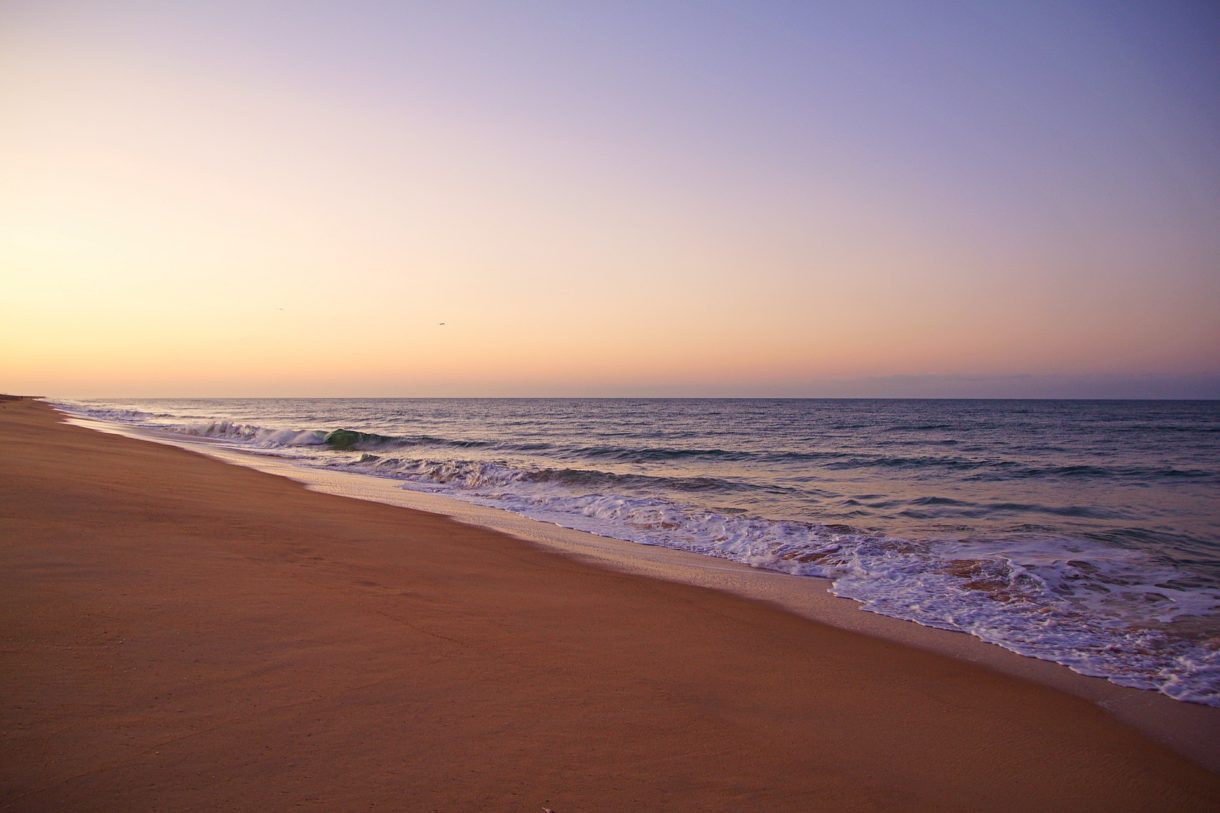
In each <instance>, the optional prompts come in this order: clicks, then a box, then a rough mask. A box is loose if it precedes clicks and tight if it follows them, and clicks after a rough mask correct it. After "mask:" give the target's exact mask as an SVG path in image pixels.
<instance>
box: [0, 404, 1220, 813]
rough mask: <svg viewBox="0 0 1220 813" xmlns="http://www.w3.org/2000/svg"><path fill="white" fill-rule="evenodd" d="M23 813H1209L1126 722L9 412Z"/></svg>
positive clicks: (660, 587) (1209, 777) (1017, 682)
mask: <svg viewBox="0 0 1220 813" xmlns="http://www.w3.org/2000/svg"><path fill="white" fill-rule="evenodd" d="M0 440H2V442H3V445H4V448H5V454H4V455H3V457H0V471H2V472H3V474H2V482H3V489H2V490H0V495H2V496H0V562H2V564H0V579H2V580H3V589H2V590H0V608H2V609H0V620H2V622H3V626H2V628H3V633H2V634H3V636H4V642H3V668H2V669H0V696H3V698H4V700H3V705H2V708H3V712H2V713H3V719H2V722H3V724H2V726H0V729H2V731H3V734H2V736H3V746H2V747H3V751H2V758H0V809H5V810H218V809H224V810H246V809H263V810H283V809H317V810H366V809H377V810H420V811H428V810H444V811H451V810H452V811H457V810H505V811H511V810H521V811H538V810H540V809H541V808H543V807H547V808H551V809H553V810H555V811H556V813H570V811H621V810H734V811H737V810H750V809H766V810H769V811H771V810H815V809H833V810H921V809H922V810H1049V809H1054V810H1098V811H1102V810H1107V811H1109V810H1205V809H1215V807H1216V806H1217V805H1220V777H1217V776H1216V775H1214V774H1211V773H1209V772H1207V771H1206V770H1204V769H1203V768H1201V767H1199V766H1198V765H1196V764H1194V763H1192V762H1190V761H1189V760H1187V759H1185V758H1184V757H1181V756H1179V755H1177V754H1175V753H1173V752H1170V751H1169V750H1167V749H1165V748H1163V747H1162V746H1160V745H1158V744H1156V743H1155V742H1153V741H1151V740H1150V739H1148V738H1147V737H1145V736H1144V735H1142V734H1140V733H1139V732H1137V731H1135V730H1134V729H1132V728H1130V727H1128V726H1125V725H1123V724H1122V723H1120V722H1118V721H1117V720H1115V719H1113V718H1112V717H1110V716H1108V715H1107V714H1106V713H1105V712H1104V711H1103V710H1102V709H1101V708H1099V707H1098V706H1096V705H1094V704H1091V703H1089V702H1086V701H1085V700H1083V699H1080V698H1078V697H1074V696H1071V695H1069V694H1067V693H1063V692H1059V691H1055V690H1053V689H1050V688H1047V687H1045V686H1042V685H1038V684H1035V683H1032V682H1028V681H1025V680H1021V679H1018V678H1016V677H1013V676H1010V675H1005V674H1000V673H998V672H995V671H992V670H989V669H986V668H983V667H980V666H978V665H974V664H970V663H966V662H963V661H961V660H957V659H953V658H949V657H946V656H943V655H939V654H934V653H931V652H927V651H923V650H919V649H915V648H911V647H906V646H902V645H900V644H897V643H894V642H892V641H885V640H880V639H877V638H873V637H868V636H865V635H861V634H858V633H854V632H850V631H846V630H842V629H837V628H834V627H830V626H825V625H822V624H818V623H816V622H813V621H810V620H808V619H806V618H800V617H797V616H795V615H792V614H789V613H786V612H783V611H782V610H780V609H778V608H776V607H773V606H770V605H767V604H764V603H762V602H755V601H749V600H746V599H744V598H740V597H736V596H732V595H727V594H724V593H720V592H716V591H713V590H707V589H702V588H698V587H693V586H687V585H681V584H674V583H669V582H662V581H657V580H652V579H648V578H644V577H641V576H637V575H631V574H626V573H619V572H614V571H611V570H606V569H600V568H597V567H593V566H590V565H589V564H587V563H584V562H580V561H576V560H574V559H572V558H569V557H564V556H561V555H558V554H555V553H553V552H548V551H546V550H543V549H541V548H538V547H536V546H531V545H529V544H527V543H525V542H523V541H520V540H517V539H514V538H511V537H509V536H506V535H503V534H498V533H496V532H494V531H491V530H487V529H484V528H478V527H472V526H469V525H463V524H460V523H457V522H455V521H453V520H451V519H448V518H446V517H441V516H437V515H433V514H428V513H424V512H419V511H412V510H409V509H405V508H400V507H392V506H386V505H381V504H376V503H371V502H364V501H358V500H352V499H347V498H343V497H337V496H331V495H325V494H318V493H313V492H310V491H307V490H306V489H305V488H303V487H302V486H301V485H299V484H297V483H294V482H291V481H288V480H286V479H284V478H281V477H275V476H271V475H268V474H265V473H261V472H257V471H253V470H249V469H244V468H239V467H235V466H230V465H226V464H224V463H221V462H218V461H215V460H211V459H208V458H205V457H202V456H200V455H196V454H192V453H190V452H187V451H183V450H180V449H176V448H171V447H166V446H163V445H157V444H153V443H147V442H141V441H139V440H133V439H130V438H123V437H117V436H113V435H104V434H100V433H96V432H91V431H89V430H87V429H83V428H79V427H74V426H68V425H65V424H63V423H62V422H61V421H60V418H59V416H57V415H56V414H55V413H54V412H53V411H52V410H51V409H50V408H49V407H48V406H46V405H44V404H41V403H38V402H34V401H29V400H7V401H3V402H0Z"/></svg>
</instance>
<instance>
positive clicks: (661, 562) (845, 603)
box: [56, 410, 1220, 774]
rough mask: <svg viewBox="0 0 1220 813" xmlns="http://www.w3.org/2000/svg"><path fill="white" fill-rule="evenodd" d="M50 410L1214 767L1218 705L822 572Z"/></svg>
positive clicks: (1218, 752)
mask: <svg viewBox="0 0 1220 813" xmlns="http://www.w3.org/2000/svg"><path fill="white" fill-rule="evenodd" d="M56 412H57V413H58V414H60V415H61V416H62V417H63V418H64V420H65V421H66V422H67V423H70V424H73V425H77V426H82V427H85V428H89V429H92V430H94V431H100V432H108V433H113V434H116V435H119V436H122V437H128V438H132V439H136V440H144V441H149V442H153V443H160V444H163V445H166V446H171V447H175V448H180V449H185V450H187V451H192V452H195V453H197V454H202V455H205V456H207V457H211V458H214V459H217V460H220V461H223V462H225V463H228V464H230V465H235V466H242V467H245V468H252V469H255V470H256V471H260V472H263V473H266V474H271V475H274V476H278V477H284V478H286V479H289V480H292V481H294V482H297V483H300V484H302V485H303V486H305V487H306V488H308V489H310V490H311V491H316V492H319V493H323V494H331V495H335V496H341V497H351V498H355V499H361V500H367V501H372V502H379V503H383V504H386V505H393V506H397V507H402V508H408V509H412V510H416V511H425V512H428V513H432V514H438V515H441V516H445V517H448V518H450V519H454V520H456V521H458V522H461V523H464V524H467V525H473V526H478V527H482V528H487V529H490V530H493V531H496V532H498V533H503V534H506V535H508V536H511V537H514V538H516V539H519V540H522V541H524V542H527V543H530V544H533V545H538V546H540V547H542V548H544V549H546V550H550V551H554V552H558V553H559V554H561V555H564V556H568V557H572V558H576V559H578V560H580V561H584V562H586V563H588V564H591V565H593V566H595V567H603V568H611V569H614V570H616V571H619V572H622V573H630V574H634V575H638V576H643V577H645V578H652V579H660V580H663V581H669V582H674V583H678V584H685V585H690V586H695V587H702V588H707V589H712V590H719V591H722V592H725V593H730V594H732V595H736V596H740V597H742V598H746V599H750V600H755V601H764V602H768V603H770V604H773V605H776V606H778V607H780V608H782V609H783V610H785V611H787V612H790V613H793V614H795V615H798V616H801V617H802V618H806V619H809V620H812V621H816V622H818V623H823V624H828V625H830V626H833V627H837V628H839V629H844V630H848V631H852V632H857V633H861V634H864V635H868V636H871V637H874V638H880V639H884V640H887V641H892V642H894V643H897V644H900V645H903V646H910V647H915V648H918V649H921V650H924V651H928V652H933V653H936V654H939V655H944V656H947V657H951V658H954V659H957V660H962V661H966V662H969V663H973V664H977V665H981V666H984V667H986V668H988V669H992V670H995V671H997V672H1000V673H1003V674H1006V675H1011V676H1013V677H1017V678H1021V679H1024V680H1030V681H1033V682H1035V683H1038V684H1041V685H1043V686H1047V687H1050V688H1052V689H1056V690H1058V691H1062V692H1066V693H1068V694H1071V695H1073V696H1075V697H1079V698H1081V699H1084V700H1087V701H1089V702H1091V703H1095V704H1097V705H1098V706H1100V707H1101V708H1103V709H1105V710H1106V711H1107V712H1108V713H1110V714H1111V715H1113V716H1114V717H1115V718H1117V719H1119V720H1121V721H1122V722H1124V723H1126V724H1128V725H1131V726H1134V727H1135V728H1136V729H1138V730H1140V731H1141V732H1143V733H1144V734H1146V735H1148V736H1150V737H1152V738H1153V739H1154V740H1156V741H1157V742H1159V743H1162V744H1164V745H1166V746H1168V747H1169V748H1171V749H1173V750H1174V751H1177V752H1178V753H1180V754H1182V755H1183V756H1186V757H1188V758H1190V759H1192V760H1194V761H1195V762H1197V763H1199V764H1200V765H1202V766H1203V767H1205V768H1207V769H1208V770H1209V771H1211V772H1213V773H1217V774H1220V748H1217V747H1216V743H1220V709H1218V708H1213V707H1210V706H1205V705H1202V704H1198V703H1191V702H1188V701H1181V700H1175V699H1173V698H1170V697H1168V696H1166V695H1163V694H1161V693H1159V692H1155V691H1151V690H1146V689H1136V688H1131V687H1127V686H1122V685H1120V684H1116V683H1112V682H1110V681H1109V680H1107V679H1106V678H1104V677H1094V676H1089V675H1083V674H1080V673H1078V672H1075V671H1073V670H1071V669H1069V668H1068V667H1066V666H1063V665H1062V664H1058V663H1055V662H1053V661H1047V660H1041V659H1038V658H1034V657H1031V656H1026V655H1022V654H1019V653H1016V652H1013V651H1011V650H1008V649H1005V648H1003V647H1001V646H999V645H998V644H992V643H989V642H986V641H983V640H981V639H978V638H975V637H974V636H971V635H969V634H968V633H965V632H955V631H950V630H943V629H936V628H934V627H927V626H923V625H921V624H918V623H917V622H914V621H907V620H903V619H897V618H892V617H890V616H885V615H881V614H878V613H872V612H867V611H865V610H862V609H861V608H860V605H859V604H858V603H857V602H856V601H854V600H852V599H848V598H841V597H838V596H835V595H833V594H832V593H831V592H830V589H829V588H830V581H829V580H828V579H822V578H818V577H812V576H793V575H790V574H786V573H781V572H777V571H771V570H764V569H760V568H754V567H750V566H749V565H745V564H742V563H739V562H733V561H730V560H725V559H718V558H715V557H710V556H705V555H701V554H697V553H691V552H687V551H681V550H674V549H671V548H663V547H657V546H649V545H642V544H639V543H635V542H629V541H625V540H621V539H615V538H613V537H606V536H599V535H597V534H592V533H589V532H586V531H580V530H575V529H571V528H565V527H562V526H559V525H553V524H550V523H545V522H542V521H539V520H535V519H531V518H528V517H524V516H521V515H519V514H513V513H511V512H509V511H505V510H502V509H498V508H490V507H484V506H480V505H477V504H475V503H470V502H465V501H462V500H460V499H458V498H456V497H450V496H446V495H440V494H429V493H427V492H421V491H413V490H411V489H405V488H401V487H400V485H399V483H397V482H396V481H393V480H388V479H384V478H377V477H371V476H368V475H363V474H358V473H354V472H345V471H328V470H324V469H315V468H310V467H307V466H301V465H296V464H294V463H291V462H288V461H285V460H283V459H280V458H276V457H274V456H270V455H260V454H257V453H251V452H243V451H241V450H236V449H232V448H229V447H226V446H224V445H222V444H218V443H214V442H209V441H207V440H200V439H199V438H192V437H189V436H175V435H171V434H168V433H165V434H158V433H153V432H147V431H142V430H139V429H136V428H133V427H128V426H124V425H122V424H117V423H108V422H105V421H99V420H95V419H90V418H81V417H77V416H73V415H69V414H67V413H63V412H60V411H59V410H56Z"/></svg>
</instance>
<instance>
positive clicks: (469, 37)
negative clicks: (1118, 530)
mask: <svg viewBox="0 0 1220 813" xmlns="http://www.w3.org/2000/svg"><path fill="white" fill-rule="evenodd" d="M1218 42H1220V5H1217V4H1215V3H1213V2H1206V1H1204V2H1196V3H1187V2H1171V1H1167V2H1146V3H1145V2H1133V3H1118V2H1097V3H1089V2H1012V3H1001V2H973V3H971V2H952V3H940V2H928V3H911V2H893V3H886V2H842V3H790V2H775V3H764V2H739V3H727V2H707V3H702V2H700V3H695V2H684V3H677V2H657V1H653V2H640V3H633V2H604V3H570V2H569V3H561V2H554V3H546V2H523V3H510V2H502V3H490V2H488V3H462V2H454V1H453V0H446V2H438V3H424V2H402V3H388V2H387V3H354V2H351V3H343V2H331V3H322V2H285V3H271V2H262V3H256V2H235V3H222V2H207V3H197V4H188V3H173V2H164V3H136V2H116V3H98V2H81V3H61V2H53V1H49V0H30V1H29V2H23V1H22V0H4V2H0V116H2V126H0V275H2V279H3V282H4V293H5V303H6V304H5V307H4V313H3V319H0V391H7V392H26V393H39V394H48V395H63V396H71V395H81V396H90V395H92V396H106V395H113V396H138V395H212V396H221V395H403V396H413V395H419V396H432V395H489V396H491V395H540V396H541V395H782V396H820V395H826V396H841V395H865V396H871V395H892V396H904V395H918V396H942V395H943V396H983V397H989V396H1022V395H1025V396H1035V397H1036V396H1048V395H1049V396H1118V397H1122V396H1170V397H1178V396H1186V397H1212V398H1215V397H1220V59H1217V52H1216V48H1217V43H1218ZM441 323H444V324H443V325H442V324H441Z"/></svg>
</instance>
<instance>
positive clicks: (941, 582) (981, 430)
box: [57, 398, 1220, 706]
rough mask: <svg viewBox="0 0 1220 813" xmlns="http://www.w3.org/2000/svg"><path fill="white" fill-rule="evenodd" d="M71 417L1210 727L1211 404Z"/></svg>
mask: <svg viewBox="0 0 1220 813" xmlns="http://www.w3.org/2000/svg"><path fill="white" fill-rule="evenodd" d="M57 406H59V407H60V408H62V409H64V410H65V411H68V412H71V413H73V414H77V415H80V416H82V417H89V418H94V419H101V420H108V421H114V422H119V423H123V424H127V425H130V426H135V427H140V428H142V429H145V430H150V431H153V432H160V433H167V434H173V435H180V436H182V435H185V436H190V437H194V438H206V439H210V440H212V441H213V442H216V443H222V444H226V445H230V446H233V447H238V448H241V449H245V450H249V451H253V452H256V453H259V454H264V455H275V456H277V457H280V458H284V459H286V460H288V461H290V462H292V463H294V464H297V465H301V466H311V467H324V468H331V469H342V470H345V471H350V472H358V473H361V474H364V475H367V476H369V477H381V478H389V479H392V480H395V481H398V482H400V483H401V486H402V488H405V489H411V490H416V491H427V492H434V493H441V494H446V495H449V496H452V497H456V498H459V499H462V500H467V501H469V502H473V503H478V504H480V505H484V506H491V507H495V508H500V509H504V510H507V511H511V512H514V513H517V514H521V515H524V516H526V517H531V518H533V519H537V520H541V521H545V522H552V523H556V524H558V525H562V526H565V527H568V528H575V529H579V530H583V531H589V532H592V533H596V534H600V535H603V536H609V537H616V538H619V539H623V540H627V541H631V542H636V543H640V544H645V545H660V546H665V547H669V548H677V549H681V550H686V551H693V552H697V553H701V554H705V555H708V556H717V557H722V558H725V559H731V560H734V561H738V562H744V563H746V564H749V565H752V566H755V567H759V568H766V569H768V570H775V571H781V572H784V573H790V574H792V575H793V576H795V577H800V576H820V577H824V578H827V579H830V580H831V583H832V590H833V591H834V592H835V593H836V594H837V595H839V596H844V597H847V598H851V599H854V600H855V601H857V602H859V603H860V606H861V607H862V608H863V609H865V610H869V611H872V612H877V613H882V614H884V615H888V616H893V617H895V618H901V619H907V620H910V621H915V622H918V623H920V624H924V625H927V626H932V627H939V628H943V629H949V630H958V631H962V632H966V633H969V634H971V635H974V636H976V637H978V638H981V639H983V640H985V641H989V642H992V643H995V644H998V645H1000V646H1002V647H1005V648H1007V649H1010V650H1012V651H1014V652H1018V653H1021V654H1024V655H1029V656H1033V657H1037V658H1043V659H1046V660H1051V661H1055V662H1058V663H1061V664H1064V665H1066V666H1068V667H1070V668H1071V669H1073V670H1075V671H1077V672H1080V673H1083V674H1087V675H1096V676H1101V677H1105V678H1108V679H1109V680H1111V681H1113V682H1115V683H1119V684H1122V685H1126V686H1133V687H1139V688H1145V689H1154V690H1157V691H1160V692H1163V693H1165V694H1167V695H1169V696H1170V697H1174V698H1177V699H1180V700H1189V701H1194V702H1199V703H1206V704H1209V705H1213V706H1220V402H1215V401H1206V402H1204V401H1201V402H1186V401H1163V402H1154V401H1130V402H1119V401H992V400H980V401H951V400H749V399H742V400H737V399H732V400H725V399H709V400H686V399H656V400H652V399H641V400H635V399H571V400H568V399H367V398H360V399H222V400H189V399H170V400H165V399H156V400H152V399H142V400H74V401H64V402H62V403H59V404H57Z"/></svg>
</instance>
